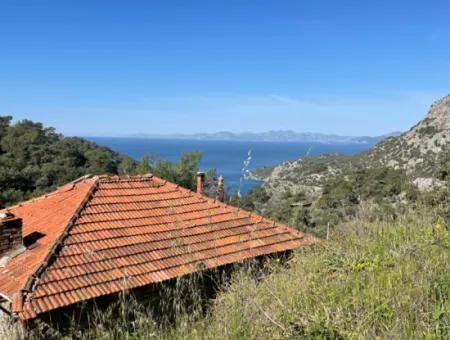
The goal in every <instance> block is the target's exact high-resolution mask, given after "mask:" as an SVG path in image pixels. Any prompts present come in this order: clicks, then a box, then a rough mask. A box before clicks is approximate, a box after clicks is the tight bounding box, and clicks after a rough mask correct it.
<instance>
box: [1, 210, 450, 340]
mask: <svg viewBox="0 0 450 340" xmlns="http://www.w3.org/2000/svg"><path fill="white" fill-rule="evenodd" d="M367 220H368V219H367V216H364V215H359V217H356V218H355V219H354V220H353V221H351V222H350V223H346V224H345V225H341V226H340V227H338V228H336V229H335V230H334V231H332V233H331V235H330V240H329V241H324V242H322V243H321V244H319V245H316V246H313V247H309V248H303V249H299V250H298V251H296V252H295V255H294V257H293V258H292V259H291V260H290V261H289V263H288V264H287V265H282V264H279V263H277V262H276V261H271V262H268V263H267V264H266V267H269V269H270V271H269V272H270V273H269V274H267V270H264V271H263V274H261V275H259V276H258V278H255V275H254V272H251V273H250V272H249V271H248V270H245V269H242V270H239V271H237V272H236V273H235V274H234V275H233V278H232V280H231V282H230V283H228V284H225V286H223V288H222V291H221V292H220V293H219V295H218V297H217V298H216V299H214V300H213V301H210V304H211V305H210V307H209V309H208V310H207V311H206V312H198V313H196V312H195V310H196V308H194V307H195V303H192V299H189V300H190V301H191V302H190V305H189V306H190V309H186V308H179V312H178V313H177V314H176V316H175V317H174V319H173V320H172V323H170V324H169V323H165V324H164V326H162V324H160V323H158V322H155V321H154V320H155V319H154V318H152V317H151V314H150V312H149V311H148V310H147V309H146V308H145V307H144V306H142V305H141V304H138V303H137V304H136V301H135V300H133V299H124V300H123V301H122V302H121V303H118V304H117V305H116V307H113V309H111V311H113V310H115V312H114V313H112V312H101V313H97V314H96V313H94V314H92V318H91V323H90V327H88V328H87V329H84V330H76V329H74V330H73V332H72V334H69V337H68V338H72V336H73V335H77V336H79V338H82V339H149V338H163V339H173V338H181V339H216V338H218V337H220V338H221V339H267V338H270V339H295V338H306V339H347V338H348V339H363V338H374V339H376V338H393V339H404V338H409V339H415V338H417V339H419V338H420V339H423V338H425V339H445V338H449V337H450V229H449V228H450V225H448V224H445V222H446V221H442V220H441V218H440V217H439V215H437V214H435V213H434V212H433V211H432V210H431V211H430V210H420V209H419V210H418V209H416V210H414V211H410V212H409V213H405V214H404V215H401V216H400V217H398V218H397V219H396V220H387V221H375V222H367ZM447 222H448V221H447ZM185 294H187V295H192V294H194V295H195V293H194V292H189V291H185ZM180 305H183V303H180ZM199 305H200V304H199ZM114 308H115V309H114ZM198 308H200V307H198ZM108 313H109V314H108ZM58 337H61V336H58ZM8 338H11V339H13V337H8ZM18 338H20V334H19V336H18Z"/></svg>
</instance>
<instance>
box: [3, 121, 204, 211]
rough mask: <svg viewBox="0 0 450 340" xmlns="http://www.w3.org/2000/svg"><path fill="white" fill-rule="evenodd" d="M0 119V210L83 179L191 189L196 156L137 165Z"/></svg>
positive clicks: (149, 160)
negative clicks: (158, 182)
mask: <svg viewBox="0 0 450 340" xmlns="http://www.w3.org/2000/svg"><path fill="white" fill-rule="evenodd" d="M11 121H12V117H11V116H0V207H5V206H8V205H11V204H14V203H16V202H19V201H22V200H25V199H29V198H31V197H34V196H38V195H41V194H43V193H45V192H48V191H51V190H53V189H55V188H56V187H58V186H61V185H63V184H65V183H68V182H70V181H73V180H74V179H77V178H79V177H81V176H84V175H86V174H91V175H96V174H105V173H108V174H121V175H135V174H146V173H153V174H154V175H156V176H159V177H162V178H164V179H167V180H169V181H172V182H175V183H177V184H180V185H181V186H184V187H186V188H189V189H195V176H196V173H197V171H198V169H199V162H200V159H201V153H200V152H193V153H186V154H184V155H182V157H181V160H180V162H178V163H171V162H168V161H163V160H157V159H155V158H154V157H151V156H144V157H143V158H142V160H141V161H140V162H136V161H135V160H133V159H132V158H130V157H128V156H125V155H121V154H119V153H117V152H114V151H112V150H110V149H108V148H106V147H102V146H99V145H97V144H95V143H93V142H90V141H88V140H85V139H83V138H78V137H64V136H62V135H61V134H58V133H57V132H56V131H55V129H54V128H48V127H44V126H43V125H42V124H41V123H36V122H32V121H30V120H23V121H18V122H16V123H15V124H11Z"/></svg>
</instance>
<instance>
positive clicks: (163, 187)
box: [0, 176, 315, 319]
mask: <svg viewBox="0 0 450 340" xmlns="http://www.w3.org/2000/svg"><path fill="white" fill-rule="evenodd" d="M10 211H11V212H12V213H14V214H15V215H16V216H19V217H21V218H22V219H23V231H24V235H26V234H29V233H31V232H34V231H39V232H42V233H44V234H45V237H43V238H42V239H40V240H39V241H38V242H39V244H40V245H39V246H38V247H36V248H33V249H28V250H26V251H25V252H24V253H23V254H20V255H18V256H17V257H15V258H13V259H12V260H11V261H10V262H9V263H8V264H7V265H6V267H5V268H1V269H0V293H2V294H4V295H5V296H8V297H10V298H12V297H13V295H14V296H19V297H20V298H21V299H19V301H18V302H15V303H13V304H12V311H13V312H15V313H18V314H19V316H20V317H21V318H23V319H30V318H34V317H36V316H37V315H38V314H40V313H43V312H46V311H49V310H53V309H56V308H60V307H63V306H67V305H70V304H73V303H76V302H78V301H81V300H85V299H92V298H95V297H98V296H101V295H106V294H111V293H115V292H119V291H120V290H122V289H130V288H136V287H140V286H144V285H149V284H152V283H156V282H161V281H164V280H168V279H171V278H174V277H177V276H181V275H185V274H188V273H192V272H196V271H200V270H203V269H206V268H214V267H217V266H221V265H225V264H229V263H233V262H236V261H241V260H244V259H247V258H251V257H256V256H260V255H265V254H270V253H275V252H281V251H285V250H289V249H293V248H296V247H299V246H301V245H304V244H311V243H313V242H315V239H314V237H312V236H309V235H304V234H303V233H301V232H298V231H295V230H293V229H291V228H289V227H287V226H284V225H281V224H276V223H275V222H273V221H270V220H266V219H263V218H262V217H260V216H256V215H253V214H250V213H248V212H245V211H242V210H239V209H236V208H233V207H230V206H227V205H225V204H223V203H220V202H216V201H214V200H211V199H209V198H206V197H204V196H202V195H200V194H197V193H193V192H191V191H189V190H186V189H183V188H181V187H179V186H177V185H175V184H173V183H170V182H167V181H164V180H161V179H159V178H156V177H151V176H136V177H117V176H114V177H111V176H110V177H108V176H101V177H97V178H91V179H84V180H82V181H80V182H78V183H73V184H69V185H68V186H65V187H63V188H61V189H59V190H57V191H56V192H54V193H53V194H50V195H47V196H45V197H42V198H39V199H36V200H34V201H30V202H26V203H23V204H22V205H20V206H15V207H12V208H10ZM57 244H59V247H56V245H57ZM200 261H201V263H202V265H201V266H199V265H198V263H199V262H200ZM35 276H36V277H37V279H36V280H35V279H34V277H35ZM30 283H31V284H32V285H30ZM16 300H17V298H16V299H15V300H14V301H16Z"/></svg>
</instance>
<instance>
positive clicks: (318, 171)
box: [264, 95, 450, 195]
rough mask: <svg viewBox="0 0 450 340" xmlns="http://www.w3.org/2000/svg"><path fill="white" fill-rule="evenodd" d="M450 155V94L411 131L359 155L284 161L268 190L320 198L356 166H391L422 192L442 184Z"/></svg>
mask: <svg viewBox="0 0 450 340" xmlns="http://www.w3.org/2000/svg"><path fill="white" fill-rule="evenodd" d="M443 152H450V95H449V96H446V97H444V98H442V99H440V100H438V101H436V102H435V103H433V105H432V106H431V108H430V110H429V111H428V114H427V116H426V117H425V119H423V120H422V121H420V122H419V123H418V124H416V125H415V126H414V127H412V128H411V129H410V130H409V131H407V132H405V133H403V134H401V135H399V136H394V137H389V138H386V139H385V140H383V141H381V142H380V143H379V144H377V145H376V146H375V147H373V148H372V149H370V150H369V151H367V152H364V153H362V154H359V155H355V156H343V155H322V156H319V157H308V158H303V159H299V160H296V161H290V162H284V163H282V164H280V165H279V166H277V167H275V168H274V169H273V171H271V172H268V171H266V176H265V178H264V181H265V188H266V189H267V190H268V191H269V192H271V193H272V194H274V193H277V192H280V191H286V190H289V191H291V192H297V191H302V192H305V193H310V194H312V195H316V194H318V193H320V192H321V188H322V185H323V183H324V182H325V181H326V180H328V179H331V178H336V177H339V176H344V177H343V178H345V174H346V173H348V171H349V170H351V169H354V168H356V167H368V168H371V167H372V168H373V167H380V166H383V167H390V168H394V169H403V170H405V171H406V172H407V173H408V174H409V175H411V177H413V179H415V181H414V183H415V184H416V185H417V186H418V187H419V189H421V190H431V189H432V188H433V187H435V186H436V185H439V181H437V180H435V178H436V177H437V175H438V171H437V164H438V162H439V159H440V156H441V155H442V153H443Z"/></svg>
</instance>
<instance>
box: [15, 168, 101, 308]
mask: <svg viewBox="0 0 450 340" xmlns="http://www.w3.org/2000/svg"><path fill="white" fill-rule="evenodd" d="M87 178H89V177H86V176H84V177H81V178H79V179H77V180H75V181H74V182H71V183H69V184H73V185H75V184H76V183H78V182H81V181H84V180H85V179H87ZM93 179H94V181H93V182H92V184H91V187H90V188H89V190H88V192H87V193H86V195H85V197H84V198H83V200H82V201H81V202H80V204H79V205H78V208H77V209H76V210H75V212H74V214H73V215H72V217H71V218H70V219H69V221H68V222H67V224H66V226H65V227H64V229H63V232H62V233H61V235H59V237H58V238H57V239H56V241H55V242H54V244H53V246H52V247H51V248H50V249H49V251H48V252H47V254H46V255H45V257H44V260H43V261H42V264H41V265H40V266H39V267H38V268H37V269H36V271H35V272H34V273H33V274H31V276H30V277H29V278H28V280H27V282H26V283H25V286H24V287H23V288H22V289H21V290H20V292H21V296H20V298H19V299H16V300H15V303H14V304H13V305H12V308H11V312H12V313H16V314H19V313H22V312H23V305H24V302H26V300H27V299H29V298H31V293H32V292H33V291H34V289H35V288H36V285H37V283H38V281H39V279H40V277H41V275H42V274H43V273H44V272H45V270H46V269H47V267H48V266H49V265H50V264H51V262H52V260H53V259H54V257H55V256H56V253H57V252H58V251H59V249H58V248H59V247H60V246H61V245H62V242H63V240H64V239H65V238H66V237H67V236H68V233H69V230H70V229H71V227H73V225H74V224H75V222H76V221H77V219H78V218H79V215H80V213H81V211H83V209H84V208H85V207H86V205H87V203H88V202H89V200H90V199H91V198H92V195H93V194H94V192H95V191H96V189H97V188H98V178H97V177H94V178H93ZM33 312H34V310H33Z"/></svg>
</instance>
